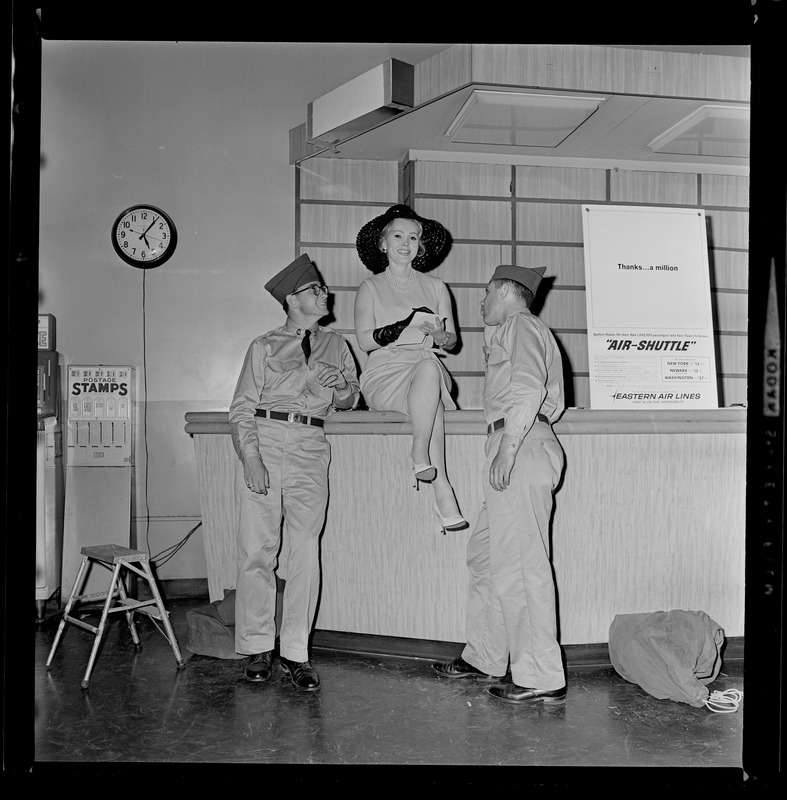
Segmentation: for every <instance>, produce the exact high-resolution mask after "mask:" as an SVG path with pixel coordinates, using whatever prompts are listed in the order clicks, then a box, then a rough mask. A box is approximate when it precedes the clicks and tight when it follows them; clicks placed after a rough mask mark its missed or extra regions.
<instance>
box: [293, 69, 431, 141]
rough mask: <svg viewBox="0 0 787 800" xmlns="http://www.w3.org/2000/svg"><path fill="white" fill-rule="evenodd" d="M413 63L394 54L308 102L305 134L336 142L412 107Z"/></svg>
mask: <svg viewBox="0 0 787 800" xmlns="http://www.w3.org/2000/svg"><path fill="white" fill-rule="evenodd" d="M414 74H415V70H414V68H413V65H412V64H407V63H405V62H404V61H399V60H398V59H395V58H391V59H389V60H388V61H386V62H384V63H383V64H380V65H379V66H377V67H374V69H370V70H369V71H368V72H364V73H363V75H359V76H358V77H357V78H353V80H351V81H348V82H347V83H345V84H342V85H341V86H339V87H338V88H336V89H334V90H333V91H331V92H328V94H325V95H323V96H322V97H320V98H318V99H317V100H315V101H313V102H311V103H309V105H308V108H307V115H308V116H307V120H306V136H307V139H308V141H309V142H310V143H313V144H328V145H330V144H335V143H336V142H340V141H343V140H344V139H347V138H349V137H351V136H354V135H356V134H359V133H363V132H364V131H368V130H370V129H371V128H374V127H376V126H377V125H379V124H381V123H383V122H386V121H388V120H389V119H391V118H392V117H395V116H396V115H397V114H401V113H402V112H403V111H406V110H408V109H411V108H412V107H413V101H414Z"/></svg>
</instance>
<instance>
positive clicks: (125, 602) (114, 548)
mask: <svg viewBox="0 0 787 800" xmlns="http://www.w3.org/2000/svg"><path fill="white" fill-rule="evenodd" d="M80 552H81V553H82V563H81V564H80V565H79V571H78V572H77V576H76V579H75V580H74V587H73V589H72V590H71V596H70V597H69V598H68V602H67V603H66V607H65V610H64V612H63V618H62V619H61V620H60V625H59V626H58V628H57V633H56V634H55V641H54V642H52V649H51V650H50V651H49V658H47V660H46V666H47V669H49V666H50V665H51V663H52V659H53V658H54V655H55V650H57V646H58V644H60V638H61V636H62V635H63V631H64V630H65V627H66V624H67V623H69V622H70V623H71V624H72V625H77V626H79V627H80V628H84V629H85V630H88V631H90V632H91V633H93V634H94V635H95V637H96V639H95V641H94V642H93V649H92V651H91V652H90V660H89V661H88V663H87V669H86V670H85V677H84V678H83V679H82V688H83V689H87V688H88V684H89V682H90V673H91V672H92V671H93V665H94V663H95V660H96V655H97V654H98V648H99V646H100V644H101V636H102V635H103V633H104V628H105V627H106V624H107V619H108V617H109V615H110V614H118V613H121V612H122V613H125V615H126V619H127V620H128V627H129V629H130V630H131V638H132V639H133V640H134V649H135V650H136V651H137V652H139V651H140V650H142V644H141V643H140V641H139V635H138V634H137V627H136V625H135V623H134V615H135V614H146V615H147V616H149V617H150V618H151V619H152V620H154V623H153V624H154V625H155V620H159V621H160V622H161V623H162V625H163V626H164V630H163V631H161V628H159V630H160V631H161V633H162V634H163V635H164V637H165V638H166V639H167V641H168V642H169V644H170V646H171V647H172V652H173V653H174V654H175V661H177V664H178V668H180V667H182V666H183V665H184V663H185V662H184V660H183V656H181V654H180V649H179V648H178V640H177V639H176V638H175V632H174V631H173V629H172V625H171V624H170V621H169V612H168V611H167V610H166V608H164V603H163V601H162V599H161V594H160V593H159V590H158V587H157V586H156V580H155V578H154V577H153V573H152V572H151V570H150V562H149V559H148V554H147V553H143V552H141V551H139V550H129V548H127V547H120V546H119V545H116V544H98V545H92V546H90V547H83V548H82V550H81V551H80ZM91 560H92V561H96V562H98V563H100V564H101V565H102V566H105V567H107V569H111V570H112V581H111V583H110V585H109V589H108V590H107V591H106V592H96V593H93V594H84V595H83V594H80V591H81V590H82V585H83V583H84V581H85V579H86V578H87V571H88V565H89V563H90V561H91ZM110 564H113V565H114V567H111V566H110ZM136 564H138V565H139V566H136ZM124 568H125V569H126V570H131V571H132V572H136V574H137V575H139V576H140V577H141V578H144V579H145V580H146V581H147V582H148V584H149V586H150V591H151V593H152V595H153V598H152V599H151V600H134V599H132V598H130V597H129V596H128V595H127V593H126V586H125V583H124V576H123V575H122V574H121V570H122V569H124ZM104 598H106V602H105V603H104V608H103V610H102V612H101V620H100V622H99V623H98V627H95V626H93V625H88V623H86V622H83V621H82V620H81V619H77V618H76V617H74V616H71V611H72V609H73V608H74V606H75V605H76V604H77V603H79V602H81V601H83V600H88V599H89V600H103V599H104ZM118 598H119V599H118ZM115 600H117V603H118V604H117V605H113V604H114V602H115ZM152 606H155V608H152ZM156 627H157V628H158V625H156Z"/></svg>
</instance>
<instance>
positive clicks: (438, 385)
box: [355, 205, 468, 531]
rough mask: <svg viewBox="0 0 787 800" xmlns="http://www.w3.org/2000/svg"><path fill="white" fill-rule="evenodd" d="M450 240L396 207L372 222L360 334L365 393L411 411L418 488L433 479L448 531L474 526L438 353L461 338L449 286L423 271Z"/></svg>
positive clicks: (373, 402)
mask: <svg viewBox="0 0 787 800" xmlns="http://www.w3.org/2000/svg"><path fill="white" fill-rule="evenodd" d="M447 242H448V232H447V231H446V229H445V228H444V227H443V226H442V225H441V224H440V223H439V222H436V221H434V220H429V219H426V218H424V217H420V216H418V214H416V213H415V212H414V211H413V210H412V209H411V208H409V206H406V205H395V206H392V207H391V208H389V209H388V211H386V212H385V213H384V214H381V215H380V216H378V217H375V218H374V219H372V220H371V221H370V222H368V223H366V224H365V225H364V226H363V227H362V228H361V230H360V231H359V233H358V236H357V239H356V249H357V251H358V255H359V257H360V259H361V261H362V262H363V263H364V265H365V266H366V267H367V268H368V269H370V270H371V271H372V272H373V273H374V275H373V276H372V277H370V278H367V279H366V280H364V281H363V282H362V283H361V284H360V286H359V287H358V292H357V295H356V300H355V333H356V336H357V341H358V345H359V347H361V348H362V349H363V350H364V351H366V352H368V353H369V358H368V360H367V362H366V365H365V367H364V369H363V371H362V373H361V392H362V393H363V396H364V398H365V399H366V403H367V405H368V406H369V408H371V409H372V410H374V411H399V412H401V413H403V414H407V415H408V416H409V417H410V419H411V421H412V426H413V438H412V448H411V451H410V459H409V463H410V469H411V470H412V472H413V479H414V485H415V487H416V488H418V482H419V481H423V482H429V483H431V484H432V487H433V489H434V498H435V506H434V508H435V513H436V514H437V516H438V518H439V520H440V524H441V525H442V527H443V530H451V531H453V530H462V529H463V528H466V527H467V526H468V523H467V521H466V520H465V519H464V517H463V516H462V514H461V512H460V510H459V506H458V503H457V501H456V496H455V494H454V490H453V487H452V486H451V483H450V482H449V480H448V475H447V473H446V467H445V426H444V410H445V409H446V408H448V409H452V410H453V409H455V408H456V404H455V403H454V401H453V398H452V397H451V393H450V390H451V386H452V384H453V381H452V379H451V376H450V374H449V373H448V370H447V369H446V368H445V366H444V365H443V363H442V362H441V360H440V359H439V358H438V357H437V355H436V354H435V352H434V346H435V345H437V346H438V347H440V348H442V349H443V350H451V349H453V348H454V347H455V346H456V342H457V335H456V327H455V325H454V320H453V311H452V307H451V299H450V296H449V294H448V289H447V287H446V285H445V284H444V283H443V281H442V280H440V279H439V278H435V277H432V276H429V275H425V274H423V271H424V270H426V269H428V268H430V267H432V266H434V264H435V263H436V262H437V260H438V258H439V256H440V255H441V254H442V253H443V251H444V249H445V247H446V244H447Z"/></svg>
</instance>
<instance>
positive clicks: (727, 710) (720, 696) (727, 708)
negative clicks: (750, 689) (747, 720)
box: [705, 689, 743, 714]
mask: <svg viewBox="0 0 787 800" xmlns="http://www.w3.org/2000/svg"><path fill="white" fill-rule="evenodd" d="M742 699H743V692H742V691H741V690H740V689H727V691H726V692H711V693H710V697H708V699H707V700H706V701H705V705H706V706H707V707H708V708H709V709H710V710H711V711H713V712H714V713H716V714H733V713H735V712H736V711H737V710H738V706H740V704H741V700H742Z"/></svg>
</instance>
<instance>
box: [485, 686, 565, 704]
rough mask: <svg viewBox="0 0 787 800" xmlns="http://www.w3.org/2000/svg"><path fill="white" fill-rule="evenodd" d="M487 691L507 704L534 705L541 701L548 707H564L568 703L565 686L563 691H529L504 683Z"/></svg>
mask: <svg viewBox="0 0 787 800" xmlns="http://www.w3.org/2000/svg"><path fill="white" fill-rule="evenodd" d="M486 691H487V693H488V694H491V695H492V697H497V698H498V700H505V701H506V702H507V703H533V702H535V701H537V700H540V701H541V702H542V703H545V704H546V705H551V706H562V705H563V703H565V702H566V687H565V686H564V687H563V688H562V689H528V688H526V687H524V686H517V685H516V684H515V683H504V684H500V685H499V686H490V687H489V688H488V689H487V690H486Z"/></svg>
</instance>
